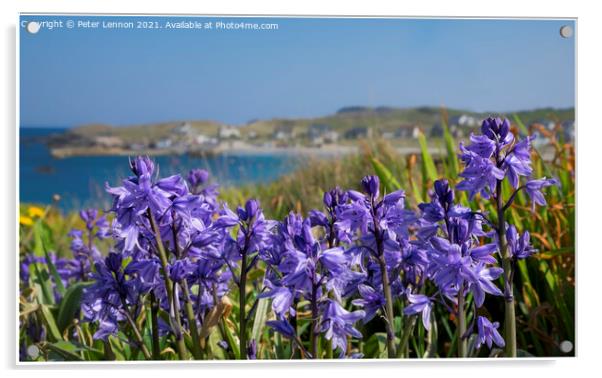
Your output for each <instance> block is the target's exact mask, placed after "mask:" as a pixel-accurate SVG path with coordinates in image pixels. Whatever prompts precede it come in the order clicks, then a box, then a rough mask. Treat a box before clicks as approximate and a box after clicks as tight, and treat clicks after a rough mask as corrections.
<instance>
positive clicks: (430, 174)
mask: <svg viewBox="0 0 602 378" xmlns="http://www.w3.org/2000/svg"><path fill="white" fill-rule="evenodd" d="M418 143H420V152H421V154H422V167H423V172H424V174H425V175H426V178H428V179H429V180H431V182H435V180H437V176H438V175H437V167H435V162H434V161H433V157H432V156H431V153H430V152H429V150H428V146H427V145H426V137H425V136H424V134H423V133H422V131H421V132H419V133H418ZM423 184H424V183H423Z"/></svg>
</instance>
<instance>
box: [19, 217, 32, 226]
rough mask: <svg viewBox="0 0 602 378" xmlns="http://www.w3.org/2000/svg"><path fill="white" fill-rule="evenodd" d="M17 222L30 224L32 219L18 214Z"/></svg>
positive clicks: (25, 224)
mask: <svg viewBox="0 0 602 378" xmlns="http://www.w3.org/2000/svg"><path fill="white" fill-rule="evenodd" d="M19 223H21V224H22V225H24V226H31V225H32V224H33V219H31V218H30V217H26V216H25V215H21V216H19Z"/></svg>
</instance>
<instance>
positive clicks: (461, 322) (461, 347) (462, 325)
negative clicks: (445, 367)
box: [458, 283, 468, 358]
mask: <svg viewBox="0 0 602 378" xmlns="http://www.w3.org/2000/svg"><path fill="white" fill-rule="evenodd" d="M465 307H466V306H465V304H464V283H462V284H461V285H460V289H459V290H458V357H460V358H465V357H467V355H468V353H467V349H468V344H467V340H466V338H465V337H464V334H465V333H466V308H465Z"/></svg>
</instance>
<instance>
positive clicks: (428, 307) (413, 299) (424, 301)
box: [403, 293, 433, 330]
mask: <svg viewBox="0 0 602 378" xmlns="http://www.w3.org/2000/svg"><path fill="white" fill-rule="evenodd" d="M407 297H408V302H409V303H410V305H408V306H406V307H405V308H404V309H403V313H404V314H405V315H415V314H420V313H421V314H422V325H424V328H425V329H426V330H430V329H431V312H432V310H433V304H432V302H431V300H430V298H429V297H427V296H426V295H422V294H412V293H408V294H407Z"/></svg>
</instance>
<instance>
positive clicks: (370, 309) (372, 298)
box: [352, 285, 385, 324]
mask: <svg viewBox="0 0 602 378" xmlns="http://www.w3.org/2000/svg"><path fill="white" fill-rule="evenodd" d="M357 288H358V292H359V295H360V297H361V298H359V299H354V300H353V301H352V303H353V304H354V305H356V306H358V307H361V308H362V309H363V310H364V311H365V316H364V318H363V319H362V322H363V323H364V324H366V323H368V322H369V321H370V320H372V319H373V318H374V316H375V315H376V313H377V312H378V310H380V309H381V308H383V306H384V305H385V297H384V296H383V295H382V294H381V293H380V292H378V291H376V290H374V288H372V287H370V286H368V285H358V287H357Z"/></svg>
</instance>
